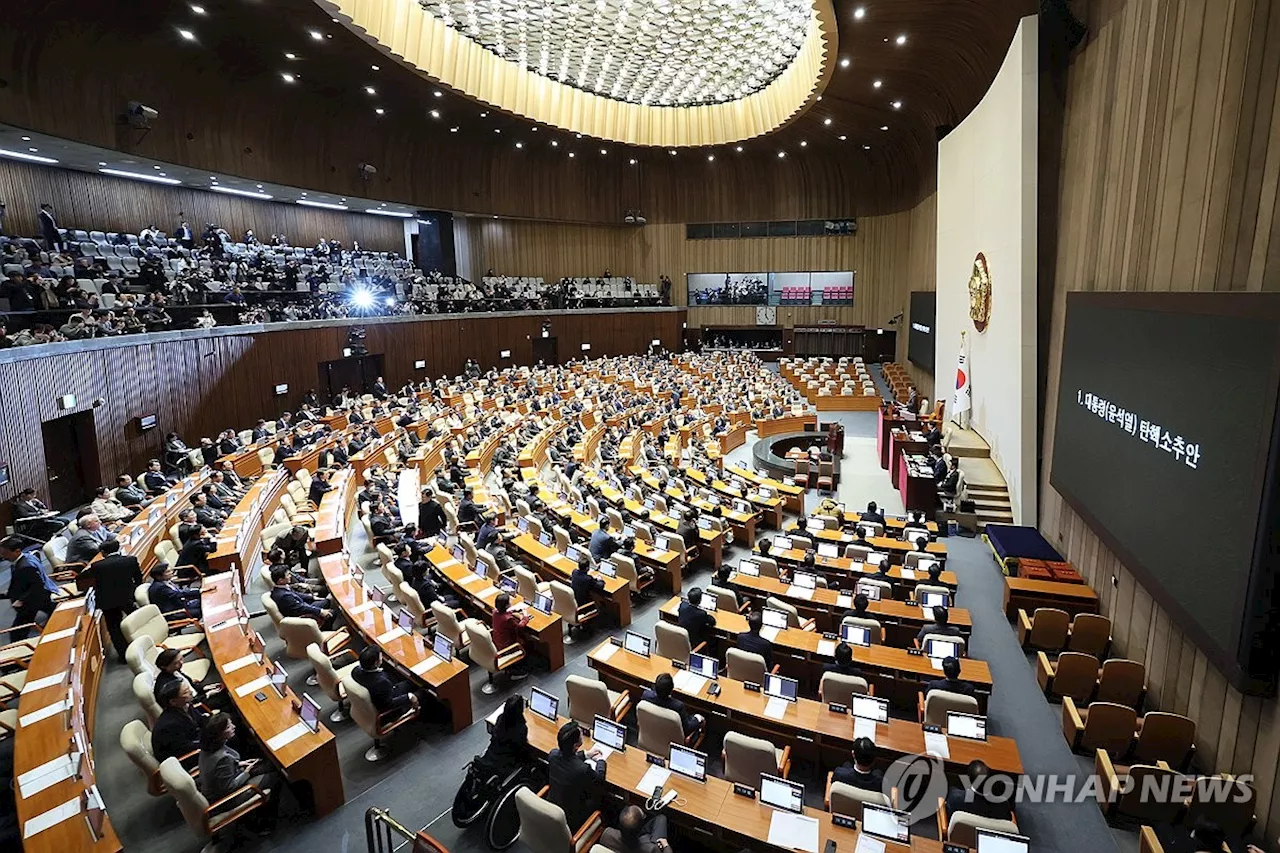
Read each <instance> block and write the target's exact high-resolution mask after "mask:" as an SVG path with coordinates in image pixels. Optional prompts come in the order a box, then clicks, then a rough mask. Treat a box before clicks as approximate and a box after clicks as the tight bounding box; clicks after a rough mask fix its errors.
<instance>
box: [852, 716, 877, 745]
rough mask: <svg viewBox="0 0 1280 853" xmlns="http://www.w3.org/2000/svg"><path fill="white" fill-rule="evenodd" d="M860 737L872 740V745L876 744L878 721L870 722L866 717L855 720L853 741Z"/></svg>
mask: <svg viewBox="0 0 1280 853" xmlns="http://www.w3.org/2000/svg"><path fill="white" fill-rule="evenodd" d="M860 737H865V738H868V739H870V741H871V742H872V743H875V742H876V721H875V720H868V719H867V718H866V717H854V718H853V739H854V740H857V739H858V738H860Z"/></svg>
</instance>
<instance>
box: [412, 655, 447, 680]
mask: <svg viewBox="0 0 1280 853" xmlns="http://www.w3.org/2000/svg"><path fill="white" fill-rule="evenodd" d="M441 663H444V659H443V658H438V657H436V656H435V655H431V656H430V657H429V658H426V659H425V660H420V661H418V662H417V663H415V664H414V665H413V666H411V667H409V671H410V672H412V673H413V674H414V675H422V674H423V673H425V672H429V671H430V670H431V669H432V668H433V667H435V666H436V665H437V664H441Z"/></svg>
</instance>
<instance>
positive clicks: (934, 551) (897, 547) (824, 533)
mask: <svg viewBox="0 0 1280 853" xmlns="http://www.w3.org/2000/svg"><path fill="white" fill-rule="evenodd" d="M783 532H784V534H790V533H794V534H796V535H798V536H807V537H809V538H810V539H812V540H814V541H815V542H835V543H838V544H839V545H841V546H844V545H851V544H853V543H854V542H856V541H857V537H856V536H854V535H853V534H852V533H845V532H844V531H843V530H819V531H816V532H811V531H808V530H801V529H800V528H799V526H798V525H796V524H795V523H794V522H792V523H790V524H788V525H787V526H786V529H785V530H784V531H783ZM867 545H868V546H870V547H871V548H872V549H873V550H876V551H883V552H884V553H886V554H888V555H889V558H890V559H891V560H892V559H893V558H895V557H896V558H897V560H896V562H899V563H900V562H902V560H903V558H905V557H906V555H907V554H910V553H911V552H912V551H914V550H915V549H916V546H915V543H913V542H907V541H906V540H904V539H894V538H893V537H891V536H870V537H868V538H867ZM924 550H925V553H926V554H928V555H929V556H930V557H932V558H934V559H935V560H937V561H938V562H939V563H943V564H945V563H946V562H947V546H946V545H944V544H943V543H941V542H930V543H929V544H928V545H926V546H925V548H924Z"/></svg>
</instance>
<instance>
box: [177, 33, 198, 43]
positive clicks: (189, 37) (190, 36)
mask: <svg viewBox="0 0 1280 853" xmlns="http://www.w3.org/2000/svg"><path fill="white" fill-rule="evenodd" d="M178 35H180V36H182V37H183V38H184V39H186V40H187V41H195V40H196V34H195V33H193V32H191V30H178Z"/></svg>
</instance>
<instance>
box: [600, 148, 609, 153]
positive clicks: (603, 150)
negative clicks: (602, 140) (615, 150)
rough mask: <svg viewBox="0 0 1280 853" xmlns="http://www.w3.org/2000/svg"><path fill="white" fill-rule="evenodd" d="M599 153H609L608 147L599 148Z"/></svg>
mask: <svg viewBox="0 0 1280 853" xmlns="http://www.w3.org/2000/svg"><path fill="white" fill-rule="evenodd" d="M600 153H601V154H608V153H609V149H608V148H601V149H600Z"/></svg>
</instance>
